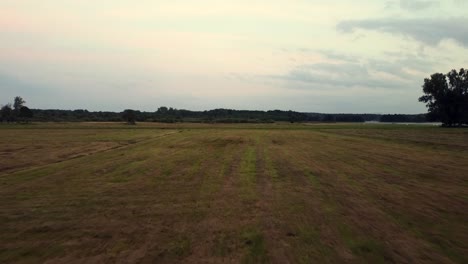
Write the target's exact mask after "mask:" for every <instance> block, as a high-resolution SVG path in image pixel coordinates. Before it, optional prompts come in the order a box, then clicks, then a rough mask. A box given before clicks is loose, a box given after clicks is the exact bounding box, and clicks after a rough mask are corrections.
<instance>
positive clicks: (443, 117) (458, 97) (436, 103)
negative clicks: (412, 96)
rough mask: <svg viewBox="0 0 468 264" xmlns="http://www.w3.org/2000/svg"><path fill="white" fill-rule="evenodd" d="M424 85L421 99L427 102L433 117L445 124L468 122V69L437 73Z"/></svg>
mask: <svg viewBox="0 0 468 264" xmlns="http://www.w3.org/2000/svg"><path fill="white" fill-rule="evenodd" d="M422 87H423V92H424V95H423V96H421V97H420V98H419V101H420V102H424V103H426V106H427V108H428V111H429V117H430V118H431V119H433V120H440V121H441V122H442V123H443V124H444V126H455V125H462V124H468V70H465V69H463V68H462V69H460V71H459V72H457V71H456V70H452V71H450V72H449V73H447V74H442V73H435V74H433V75H431V78H430V79H428V78H426V79H424V85H423V86H422Z"/></svg>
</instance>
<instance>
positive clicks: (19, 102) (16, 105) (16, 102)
mask: <svg viewBox="0 0 468 264" xmlns="http://www.w3.org/2000/svg"><path fill="white" fill-rule="evenodd" d="M25 103H26V101H25V100H23V98H21V96H16V97H15V99H14V101H13V109H14V110H15V112H19V110H20V109H21V107H23V106H24V104H25Z"/></svg>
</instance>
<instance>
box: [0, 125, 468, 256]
mask: <svg viewBox="0 0 468 264" xmlns="http://www.w3.org/2000/svg"><path fill="white" fill-rule="evenodd" d="M0 142H1V144H0V157H1V160H0V234H1V235H0V263H38V262H47V263H115V262H117V263H155V262H162V263H174V262H185V263H219V262H228V263H229V262H232V263H239V262H241V263H242V262H243V263H288V262H291V263H327V262H328V263H362V262H369V263H384V262H397V263H467V262H468V258H467V256H468V224H467V220H468V130H466V129H443V128H435V127H417V126H390V125H387V126H379V125H341V124H335V125H301V124H293V125H289V124H279V125H278V124H271V125H203V124H176V125H161V124H138V125H137V126H134V127H133V126H124V125H119V124H102V123H101V124H92V123H83V124H33V125H24V126H20V125H15V126H3V127H0Z"/></svg>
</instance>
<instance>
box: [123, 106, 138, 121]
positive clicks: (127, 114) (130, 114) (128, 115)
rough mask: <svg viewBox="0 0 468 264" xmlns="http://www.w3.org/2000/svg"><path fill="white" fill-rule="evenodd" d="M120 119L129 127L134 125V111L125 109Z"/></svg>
mask: <svg viewBox="0 0 468 264" xmlns="http://www.w3.org/2000/svg"><path fill="white" fill-rule="evenodd" d="M122 118H123V119H124V120H125V121H127V124H130V125H135V124H136V123H135V121H136V114H135V111H134V110H131V109H125V110H124V111H123V113H122Z"/></svg>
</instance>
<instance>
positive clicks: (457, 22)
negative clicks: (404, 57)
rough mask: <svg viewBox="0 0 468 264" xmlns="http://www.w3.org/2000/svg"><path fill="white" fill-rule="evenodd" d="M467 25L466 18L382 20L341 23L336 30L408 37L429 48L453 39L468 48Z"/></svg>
mask: <svg viewBox="0 0 468 264" xmlns="http://www.w3.org/2000/svg"><path fill="white" fill-rule="evenodd" d="M467 24H468V18H447V19H428V18H421V19H393V18H384V19H365V20H347V21H342V22H340V23H339V24H338V25H337V30H338V31H341V32H344V33H352V32H353V31H354V30H355V29H365V30H374V31H380V32H384V33H390V34H393V35H403V36H408V37H411V38H413V39H415V40H417V41H420V42H422V43H425V44H427V45H431V46H436V45H438V44H439V43H440V42H441V41H443V40H447V39H453V40H455V41H456V42H458V43H459V44H461V45H462V46H464V47H468V27H467V26H466V25H467Z"/></svg>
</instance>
